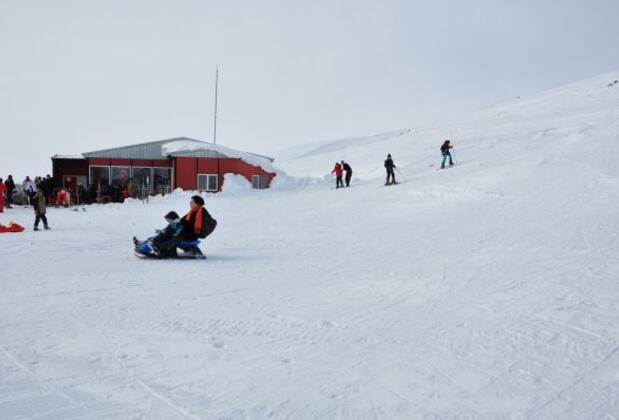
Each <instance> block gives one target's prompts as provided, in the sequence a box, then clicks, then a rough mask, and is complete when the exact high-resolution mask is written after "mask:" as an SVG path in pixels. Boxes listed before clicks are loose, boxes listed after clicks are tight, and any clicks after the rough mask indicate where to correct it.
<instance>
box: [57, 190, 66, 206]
mask: <svg viewBox="0 0 619 420" xmlns="http://www.w3.org/2000/svg"><path fill="white" fill-rule="evenodd" d="M61 204H62V205H63V206H67V207H69V194H67V192H66V191H65V190H60V191H58V193H57V194H56V206H59V205H61Z"/></svg>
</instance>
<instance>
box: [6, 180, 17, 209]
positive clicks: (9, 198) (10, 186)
mask: <svg viewBox="0 0 619 420" xmlns="http://www.w3.org/2000/svg"><path fill="white" fill-rule="evenodd" d="M4 186H5V187H6V208H7V209H10V208H12V207H11V204H13V191H15V181H13V175H9V177H8V178H7V180H6V181H4Z"/></svg>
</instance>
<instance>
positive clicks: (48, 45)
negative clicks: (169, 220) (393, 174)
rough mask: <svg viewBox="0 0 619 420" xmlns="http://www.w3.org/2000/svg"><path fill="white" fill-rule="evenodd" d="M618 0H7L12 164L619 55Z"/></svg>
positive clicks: (430, 98)
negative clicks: (216, 96) (215, 122)
mask: <svg viewBox="0 0 619 420" xmlns="http://www.w3.org/2000/svg"><path fill="white" fill-rule="evenodd" d="M618 22H619V1H617V0H546V1H541V0H494V1H490V0H475V1H470V2H468V1H467V2H465V1H459V0H451V1H446V0H443V1H441V0H432V1H430V0H427V1H426V0H408V1H405V0H402V1H396V0H380V1H377V0H373V1H366V0H342V1H338V0H329V1H320V0H319V1H316V0H311V1H310V0H306V1H293V0H288V1H260V0H247V1H234V0H228V1H207V0H203V1H199V0H169V1H163V0H134V1H131V0H100V1H88V0H73V1H69V0H41V1H29V0H0V57H1V61H0V146H1V147H0V176H1V177H3V178H4V177H5V176H6V174H7V173H13V174H14V175H16V176H18V177H19V178H21V177H23V175H25V174H26V173H29V174H30V175H33V174H35V173H37V174H42V173H47V172H49V171H50V170H51V164H50V161H49V157H50V156H51V155H53V154H55V153H61V154H73V153H79V152H83V151H89V150H94V149H99V148H106V147H113V146H120V145H124V144H129V143H136V142H140V141H147V140H157V139H162V138H168V137H176V136H189V137H195V138H198V139H202V140H211V138H212V112H213V90H214V89H213V84H214V83H213V78H214V70H215V65H216V64H218V65H219V66H220V69H221V78H220V108H219V117H220V118H219V130H218V140H219V142H220V143H222V144H225V145H227V146H230V147H237V148H241V149H245V150H249V151H254V152H257V153H272V152H273V151H274V150H278V149H282V148H286V147H288V146H292V145H295V144H299V143H304V142H307V141H314V140H325V139H331V138H340V137H348V136H355V135H366V134H373V133H377V132H381V131H387V130H392V129H398V128H408V127H416V126H422V125H427V124H430V123H435V122H438V121H441V120H444V121H448V120H449V119H450V118H453V117H454V116H456V115H459V114H461V113H464V112H469V111H472V110H475V109H478V108H480V107H484V106H487V105H490V104H493V103H496V102H499V101H502V100H506V99H510V98H513V97H515V96H518V95H525V94H528V93H533V92H536V91H539V90H542V89H545V88H549V87H553V86H556V85H560V84H562V83H565V82H570V81H575V80H578V79H582V78H585V77H589V76H593V75H596V74H599V73H603V72H606V71H609V70H614V69H617V68H619V52H618V51H619V45H618V43H619V24H618Z"/></svg>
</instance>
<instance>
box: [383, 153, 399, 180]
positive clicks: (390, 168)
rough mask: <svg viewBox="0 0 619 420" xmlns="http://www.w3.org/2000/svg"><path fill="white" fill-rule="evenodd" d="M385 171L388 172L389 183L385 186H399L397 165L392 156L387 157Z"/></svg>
mask: <svg viewBox="0 0 619 420" xmlns="http://www.w3.org/2000/svg"><path fill="white" fill-rule="evenodd" d="M385 169H386V170H387V181H386V182H385V185H392V184H397V182H396V180H395V169H396V166H395V163H393V159H392V158H391V154H388V155H387V159H386V160H385Z"/></svg>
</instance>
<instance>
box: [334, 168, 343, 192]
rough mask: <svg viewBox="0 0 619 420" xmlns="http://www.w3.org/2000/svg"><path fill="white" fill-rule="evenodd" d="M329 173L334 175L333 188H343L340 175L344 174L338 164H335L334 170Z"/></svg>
mask: <svg viewBox="0 0 619 420" xmlns="http://www.w3.org/2000/svg"><path fill="white" fill-rule="evenodd" d="M331 173H332V174H335V188H336V189H337V188H344V182H343V181H342V174H343V173H344V170H343V169H342V165H340V163H339V162H335V168H333V170H332V171H331Z"/></svg>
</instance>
